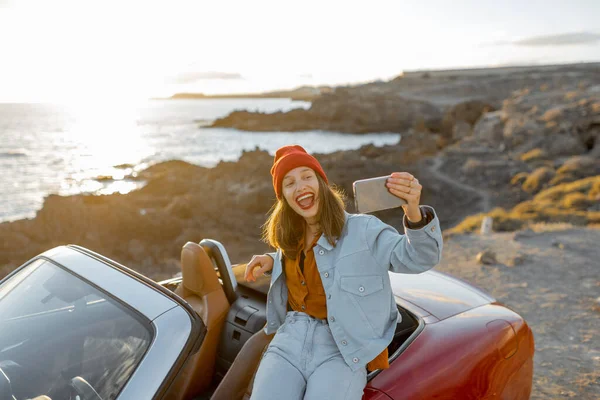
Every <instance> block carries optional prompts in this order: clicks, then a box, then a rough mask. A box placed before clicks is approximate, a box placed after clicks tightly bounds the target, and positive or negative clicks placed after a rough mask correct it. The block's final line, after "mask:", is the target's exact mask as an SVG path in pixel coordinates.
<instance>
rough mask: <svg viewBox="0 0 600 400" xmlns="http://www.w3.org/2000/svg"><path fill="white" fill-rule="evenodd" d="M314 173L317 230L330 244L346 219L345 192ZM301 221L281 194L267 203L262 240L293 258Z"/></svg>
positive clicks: (301, 229) (302, 223) (301, 230)
mask: <svg viewBox="0 0 600 400" xmlns="http://www.w3.org/2000/svg"><path fill="white" fill-rule="evenodd" d="M315 175H316V176H317V180H318V182H319V211H318V212H317V221H319V225H320V233H322V234H323V235H324V236H325V237H326V238H327V241H328V242H329V243H330V244H331V245H332V246H334V245H335V240H336V239H337V238H339V237H340V235H341V234H342V229H343V228H344V222H345V220H346V218H345V215H344V210H345V208H346V206H345V204H344V198H345V195H344V192H343V191H342V190H341V189H339V188H338V187H336V186H330V185H328V184H327V183H326V182H325V181H324V180H323V178H321V176H320V175H319V174H315ZM304 224H305V221H304V218H302V217H301V216H300V215H299V214H298V213H296V211H294V210H293V209H292V207H291V206H290V205H289V204H288V202H287V200H286V199H285V197H284V196H281V198H280V199H278V200H277V202H276V203H275V204H274V205H273V207H271V210H270V211H269V217H268V218H267V221H266V222H265V224H264V225H263V235H262V237H263V240H264V241H265V242H266V243H268V244H269V245H271V246H272V247H274V248H279V249H281V250H282V251H283V255H284V256H285V257H287V258H291V259H292V260H295V259H296V257H297V256H298V243H299V242H300V239H301V238H302V235H303V234H304Z"/></svg>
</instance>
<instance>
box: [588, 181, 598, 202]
mask: <svg viewBox="0 0 600 400" xmlns="http://www.w3.org/2000/svg"><path fill="white" fill-rule="evenodd" d="M588 195H589V196H590V198H591V199H594V200H599V197H600V179H598V180H595V181H594V182H593V183H592V187H591V188H590V191H589V193H588Z"/></svg>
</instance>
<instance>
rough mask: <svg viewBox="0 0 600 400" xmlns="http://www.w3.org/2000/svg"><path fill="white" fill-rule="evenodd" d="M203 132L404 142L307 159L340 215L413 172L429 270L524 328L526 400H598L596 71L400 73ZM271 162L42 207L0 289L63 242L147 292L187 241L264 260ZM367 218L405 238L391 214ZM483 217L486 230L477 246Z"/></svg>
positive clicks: (169, 174) (5, 268) (177, 173)
mask: <svg viewBox="0 0 600 400" xmlns="http://www.w3.org/2000/svg"><path fill="white" fill-rule="evenodd" d="M214 126H221V127H233V128H237V129H242V130H244V129H247V130H253V131H298V130H305V129H320V130H323V131H324V132H323V133H322V134H323V135H327V132H326V131H337V132H354V133H365V134H368V133H370V132H399V133H401V135H402V140H401V141H400V143H399V144H396V145H389V146H383V147H376V146H374V145H367V146H363V147H361V148H360V149H357V150H350V151H338V152H334V153H329V154H316V157H317V158H318V159H319V161H320V162H321V164H322V166H323V168H324V169H325V171H326V173H327V175H328V178H329V180H330V182H332V183H334V184H335V185H337V186H339V187H340V188H342V189H343V190H344V191H345V192H346V194H347V199H346V202H347V207H348V210H349V211H350V212H353V211H354V205H353V197H352V182H353V181H354V180H357V179H361V178H367V177H374V176H381V175H386V174H389V173H391V172H394V171H409V172H411V173H412V174H414V175H415V176H416V177H418V178H419V180H420V182H421V183H422V185H423V186H424V191H423V195H422V203H423V204H428V205H431V206H433V207H434V208H435V209H436V212H437V213H438V216H439V218H440V221H441V226H442V229H443V231H444V234H445V246H444V255H443V260H442V263H441V265H440V266H439V267H437V268H438V269H440V270H442V271H447V272H450V273H452V274H454V275H456V276H458V277H461V278H463V279H466V280H468V281H470V282H473V283H475V284H477V285H479V286H481V287H482V288H483V289H485V290H486V291H489V292H491V293H492V295H494V296H496V297H497V298H498V299H499V300H500V301H504V302H506V304H507V305H509V306H510V307H512V308H514V309H515V310H517V311H518V312H519V313H521V314H522V315H523V316H524V317H525V318H526V320H527V321H529V322H530V323H531V325H532V329H533V331H534V334H535V337H536V346H537V353H536V358H535V378H534V393H533V394H532V398H533V399H548V398H559V397H560V398H562V397H567V398H581V399H592V398H594V397H593V396H594V394H597V393H598V392H599V391H600V384H599V380H600V376H599V375H598V371H600V365H599V360H600V354H599V353H598V348H597V346H595V347H594V345H593V344H594V343H597V332H598V331H599V329H600V326H598V321H599V319H598V312H599V311H600V297H598V296H599V294H598V293H599V288H600V281H599V280H598V267H599V264H598V260H600V254H599V253H598V242H599V240H600V235H599V232H600V229H599V228H600V68H599V64H581V65H571V66H569V65H565V66H551V67H539V68H536V67H530V68H523V69H503V70H475V71H472V72H471V73H470V72H469V71H461V72H460V73H459V72H452V71H442V72H437V73H436V72H435V71H428V72H422V73H414V74H406V75H403V76H401V77H398V78H397V79H394V80H392V81H389V82H375V83H370V84H366V85H360V86H355V87H343V88H335V90H333V91H332V92H331V93H328V94H320V95H319V96H318V97H317V98H315V99H314V101H313V102H312V106H311V107H310V109H308V110H293V111H290V112H287V113H275V114H260V113H252V112H247V111H236V112H234V113H232V114H230V115H229V116H227V117H225V118H223V119H221V120H217V121H216V122H215V123H214ZM271 163H272V155H269V154H268V153H267V152H265V151H262V150H259V149H256V150H254V151H249V152H245V153H243V154H242V155H241V157H240V159H239V160H238V161H236V162H220V163H219V164H218V165H217V166H216V167H214V168H203V167H200V166H196V165H192V164H189V163H186V162H183V161H178V160H172V161H167V162H163V163H159V164H155V165H152V166H150V167H148V168H147V169H145V170H143V171H141V172H140V173H139V174H137V175H136V176H129V177H128V178H129V179H131V180H137V181H139V183H140V184H142V185H143V186H142V187H141V188H140V189H138V190H135V191H133V192H130V193H128V194H124V195H123V194H113V195H107V196H99V195H76V196H58V195H50V196H48V197H46V198H45V200H44V205H43V207H42V209H41V210H40V211H38V213H37V215H36V217H35V218H33V219H25V220H18V221H14V222H5V223H2V224H0V277H2V276H4V275H6V274H7V273H9V272H10V271H12V270H13V269H14V268H16V267H17V266H19V265H20V264H22V263H23V262H25V261H26V260H27V259H29V258H30V257H32V256H35V255H37V254H39V253H41V252H43V251H45V250H47V249H49V248H51V247H54V246H58V245H62V244H66V243H73V244H78V245H81V246H84V247H88V248H90V249H92V250H94V251H96V252H99V253H101V254H103V255H106V256H108V257H110V258H113V259H115V260H116V261H118V262H120V263H123V264H125V265H127V266H129V267H131V268H133V269H135V270H137V271H139V272H141V273H143V274H145V275H147V276H149V277H151V278H154V279H157V280H159V279H164V278H169V277H171V276H173V275H174V274H176V273H177V272H178V271H179V268H180V267H179V255H180V250H181V247H182V246H183V245H184V244H185V243H186V242H187V241H195V242H197V241H200V240H201V239H203V238H212V239H216V240H218V241H220V242H222V243H223V244H224V245H225V247H226V249H227V251H228V252H229V255H230V258H231V260H232V261H233V262H234V263H242V262H246V261H248V260H249V259H250V257H251V256H252V255H253V254H260V253H263V252H266V251H268V248H267V246H266V245H265V244H264V243H262V242H261V241H260V236H261V225H262V224H263V223H264V221H265V218H266V214H267V213H268V212H269V209H270V207H271V206H272V204H273V202H274V200H275V195H274V192H273V188H272V186H271V176H270V174H269V170H270V167H271ZM103 179H111V178H110V177H104V178H103ZM376 215H377V216H378V217H380V218H381V219H382V220H384V221H385V222H387V223H389V224H391V225H393V226H395V227H397V228H398V229H399V230H400V231H402V222H401V221H402V211H401V210H400V209H394V210H387V211H383V212H379V213H376ZM486 216H489V217H492V221H493V224H492V226H493V231H494V232H493V233H492V234H491V235H488V236H482V235H479V234H478V233H477V232H478V230H479V228H480V225H481V222H482V220H483V218H484V217H486ZM480 253H481V254H480Z"/></svg>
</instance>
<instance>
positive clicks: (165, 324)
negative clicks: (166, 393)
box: [119, 307, 192, 400]
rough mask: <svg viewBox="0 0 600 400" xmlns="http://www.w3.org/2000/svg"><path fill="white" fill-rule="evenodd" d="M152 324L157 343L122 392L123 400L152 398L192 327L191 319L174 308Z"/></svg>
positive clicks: (180, 309)
mask: <svg viewBox="0 0 600 400" xmlns="http://www.w3.org/2000/svg"><path fill="white" fill-rule="evenodd" d="M152 324H153V325H154V330H155V336H154V340H153V342H152V344H151V345H150V347H149V348H148V351H147V352H146V356H145V357H144V358H143V359H142V360H141V362H140V364H139V366H138V368H137V369H136V371H135V372H134V373H133V375H132V377H131V378H130V379H129V382H127V384H126V385H125V387H124V388H123V390H122V391H121V394H120V395H119V400H138V399H152V398H153V397H154V395H155V394H156V393H157V392H158V391H159V388H160V386H161V384H162V383H163V380H164V379H165V377H166V376H167V375H168V374H169V372H170V371H171V369H172V368H173V366H174V365H175V363H176V361H177V358H178V357H179V355H180V354H181V352H182V351H183V349H184V347H185V344H186V342H187V341H188V338H189V335H190V332H191V328H192V326H191V321H190V318H189V316H188V315H187V313H186V312H185V310H183V308H181V307H173V308H172V309H171V310H169V311H167V312H165V313H164V314H162V315H160V316H158V317H157V318H156V319H154V321H152ZM175 372H177V371H175Z"/></svg>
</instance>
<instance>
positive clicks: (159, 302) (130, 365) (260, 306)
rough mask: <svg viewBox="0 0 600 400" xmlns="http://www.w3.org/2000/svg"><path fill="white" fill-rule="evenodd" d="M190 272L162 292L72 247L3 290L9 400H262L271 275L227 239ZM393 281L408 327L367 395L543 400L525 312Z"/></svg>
mask: <svg viewBox="0 0 600 400" xmlns="http://www.w3.org/2000/svg"><path fill="white" fill-rule="evenodd" d="M181 267H182V277H180V278H174V279H170V280H168V281H164V282H160V283H157V282H154V281H152V280H150V279H148V278H146V277H144V276H142V275H140V274H138V273H136V272H134V271H132V270H130V269H128V268H127V267H125V266H123V265H120V264H118V263H116V262H114V261H112V260H110V259H108V258H106V257H104V256H102V255H100V254H97V253H94V252H92V251H90V250H88V249H85V248H82V247H79V246H72V245H69V246H60V247H56V248H54V249H51V250H48V251H47V252H45V253H43V254H40V255H39V256H37V257H34V258H33V259H32V260H30V261H28V262H26V263H25V264H24V265H22V266H21V267H19V268H18V269H16V270H15V271H13V272H12V273H11V274H10V275H8V276H7V277H6V278H4V279H3V280H2V281H0V400H24V399H36V400H109V399H119V400H124V399H128V400H150V399H173V400H180V399H181V400H187V399H189V400H208V399H212V400H232V399H247V398H249V397H250V395H251V391H252V380H253V376H254V373H255V372H256V368H257V366H258V363H259V361H260V358H261V355H262V352H263V351H264V349H265V347H266V346H267V344H268V343H269V341H270V339H271V337H269V336H267V335H265V334H264V332H263V330H262V328H263V327H264V325H265V321H266V318H265V308H266V307H265V299H266V293H267V290H268V288H269V283H270V282H269V279H270V278H269V277H266V276H263V277H261V278H259V279H258V280H257V281H256V282H252V283H248V282H245V281H244V279H243V274H244V270H245V265H244V264H238V265H231V263H230V261H229V258H228V256H227V252H226V251H225V248H224V247H223V246H222V245H221V244H220V243H218V242H216V241H213V240H203V241H202V242H200V243H199V244H198V243H192V242H188V243H187V244H186V245H185V246H184V247H183V250H182V254H181ZM390 279H391V282H392V286H393V290H394V294H395V297H396V303H397V307H398V311H399V313H400V315H401V317H402V318H401V320H400V319H399V323H398V325H397V327H396V334H395V336H394V340H393V341H392V343H390V345H389V354H390V368H389V369H386V370H377V371H373V372H371V373H369V375H368V383H367V386H366V388H365V390H364V396H363V399H369V400H390V399H394V400H400V399H403V400H412V399H506V400H509V399H510V400H520V399H528V398H529V395H530V392H531V384H532V372H533V352H534V343H533V335H532V333H531V330H530V329H529V327H528V325H527V323H526V322H525V321H524V320H523V319H522V318H521V317H520V316H519V315H518V314H516V313H515V312H513V311H511V310H510V309H508V308H506V307H505V306H503V305H502V304H500V303H498V302H497V301H495V300H494V299H493V298H492V297H490V296H489V295H487V294H486V293H484V292H482V291H481V290H479V289H477V288H475V287H473V286H471V285H469V284H468V283H465V282H462V281H460V280H458V279H456V278H453V277H451V276H449V275H446V274H442V273H439V272H435V271H428V272H425V273H422V274H419V275H400V274H390Z"/></svg>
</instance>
